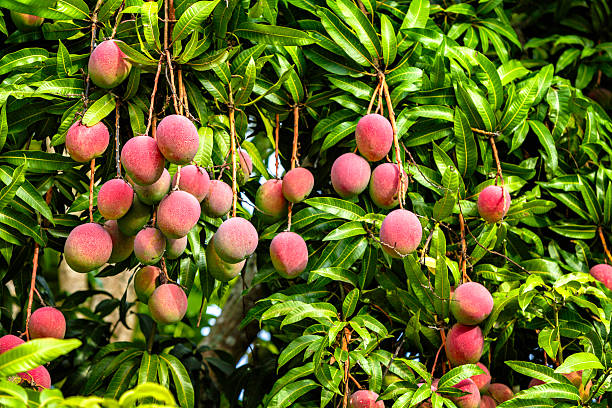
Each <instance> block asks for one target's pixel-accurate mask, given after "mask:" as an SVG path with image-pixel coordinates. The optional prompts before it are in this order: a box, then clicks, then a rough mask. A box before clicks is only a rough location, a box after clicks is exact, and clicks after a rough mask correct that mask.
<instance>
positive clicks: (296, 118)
mask: <svg viewBox="0 0 612 408" xmlns="http://www.w3.org/2000/svg"><path fill="white" fill-rule="evenodd" d="M299 127H300V108H299V106H298V105H297V104H296V105H294V106H293V148H292V149H291V170H293V169H295V165H296V162H297V160H298V145H299V142H298V138H299ZM292 214H293V203H289V208H288V211H287V231H291V217H292Z"/></svg>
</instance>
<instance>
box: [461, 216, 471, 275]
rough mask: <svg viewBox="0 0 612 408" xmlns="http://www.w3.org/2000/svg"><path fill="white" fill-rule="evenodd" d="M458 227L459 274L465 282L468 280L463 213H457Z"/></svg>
mask: <svg viewBox="0 0 612 408" xmlns="http://www.w3.org/2000/svg"><path fill="white" fill-rule="evenodd" d="M459 227H460V228H461V261H460V262H459V264H460V266H461V274H462V276H463V281H464V282H467V281H468V280H469V278H468V276H467V271H466V269H467V247H466V244H465V219H464V218H463V213H459Z"/></svg>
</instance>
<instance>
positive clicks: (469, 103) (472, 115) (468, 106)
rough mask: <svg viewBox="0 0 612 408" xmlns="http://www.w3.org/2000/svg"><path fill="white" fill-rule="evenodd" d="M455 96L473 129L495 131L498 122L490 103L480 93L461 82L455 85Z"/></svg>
mask: <svg viewBox="0 0 612 408" xmlns="http://www.w3.org/2000/svg"><path fill="white" fill-rule="evenodd" d="M455 96H456V97H457V103H458V104H459V106H460V107H461V109H462V110H463V112H465V114H466V115H467V117H468V120H469V122H470V125H471V127H475V128H477V129H480V130H486V131H488V132H492V131H493V129H494V128H495V124H496V123H497V120H496V118H495V115H494V114H493V110H492V109H491V106H490V105H489V102H488V101H487V100H486V99H485V98H484V97H483V96H482V95H481V94H480V93H479V92H478V91H476V90H475V89H473V88H471V87H467V86H466V85H464V83H462V82H459V83H458V84H456V85H455Z"/></svg>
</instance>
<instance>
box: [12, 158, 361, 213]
mask: <svg viewBox="0 0 612 408" xmlns="http://www.w3.org/2000/svg"><path fill="white" fill-rule="evenodd" d="M1 157H2V156H0V159H1ZM304 203H306V204H308V205H310V206H312V207H314V208H317V209H319V210H321V211H325V212H326V213H329V214H333V215H335V216H337V217H340V218H344V219H347V220H352V221H358V220H359V219H360V218H361V217H363V216H364V215H365V211H364V210H363V209H362V208H361V207H359V206H358V205H356V204H353V203H351V202H350V201H346V200H341V199H339V198H333V197H313V198H309V199H307V200H305V201H304Z"/></svg>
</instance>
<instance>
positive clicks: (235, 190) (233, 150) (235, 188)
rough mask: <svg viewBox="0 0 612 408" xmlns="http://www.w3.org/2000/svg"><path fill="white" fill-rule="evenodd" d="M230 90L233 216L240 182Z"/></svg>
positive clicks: (233, 215)
mask: <svg viewBox="0 0 612 408" xmlns="http://www.w3.org/2000/svg"><path fill="white" fill-rule="evenodd" d="M232 99H233V98H232V94H231V92H230V103H231V105H230V106H229V122H230V151H231V154H232V217H235V216H236V206H237V205H238V182H237V180H236V123H235V122H234V120H235V118H234V105H233V103H232V102H233V101H232Z"/></svg>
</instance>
